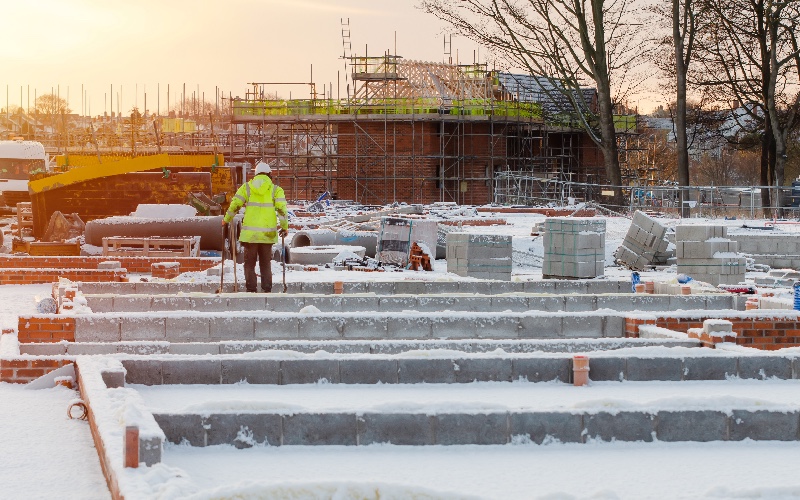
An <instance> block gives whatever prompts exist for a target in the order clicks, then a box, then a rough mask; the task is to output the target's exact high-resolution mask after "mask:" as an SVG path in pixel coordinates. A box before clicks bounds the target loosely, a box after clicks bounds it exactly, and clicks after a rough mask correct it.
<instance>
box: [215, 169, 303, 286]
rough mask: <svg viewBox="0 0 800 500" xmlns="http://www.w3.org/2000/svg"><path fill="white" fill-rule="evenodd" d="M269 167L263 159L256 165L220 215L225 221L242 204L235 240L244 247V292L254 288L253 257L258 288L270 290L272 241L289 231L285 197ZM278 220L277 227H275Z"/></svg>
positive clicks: (230, 218)
mask: <svg viewBox="0 0 800 500" xmlns="http://www.w3.org/2000/svg"><path fill="white" fill-rule="evenodd" d="M271 172H272V168H270V166H269V165H267V164H266V163H264V162H263V161H262V162H259V163H258V165H256V172H255V177H253V179H252V180H250V181H248V182H245V183H244V184H243V185H242V187H240V188H239V190H238V191H236V194H235V195H234V197H233V200H231V205H230V207H228V212H227V213H226V214H225V217H224V218H223V219H222V224H223V225H225V224H229V223H230V222H231V221H232V220H233V216H234V215H235V214H236V212H238V211H239V209H240V208H241V207H242V206H244V207H245V209H244V219H243V220H242V231H241V233H240V234H239V241H240V242H241V243H242V246H243V247H244V280H245V287H246V289H247V291H248V292H253V293H255V292H256V291H258V280H257V278H256V260H258V265H259V269H260V271H261V291H262V292H264V293H269V292H271V291H272V245H274V244H275V243H277V242H278V237H279V236H280V237H285V236H286V235H287V234H289V231H288V230H289V221H288V219H287V218H286V198H285V195H284V194H283V188H281V187H279V186H277V185H275V184H274V183H273V182H272V177H271V175H270V174H271ZM278 221H280V229H278Z"/></svg>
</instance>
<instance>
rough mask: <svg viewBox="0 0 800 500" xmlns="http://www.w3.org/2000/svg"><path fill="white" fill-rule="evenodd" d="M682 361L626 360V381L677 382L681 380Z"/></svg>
mask: <svg viewBox="0 0 800 500" xmlns="http://www.w3.org/2000/svg"><path fill="white" fill-rule="evenodd" d="M682 372H683V361H682V360H681V359H680V358H637V357H629V358H628V359H627V372H626V377H625V379H626V380H630V381H636V382H646V381H651V380H673V381H679V380H682V378H683V373H682Z"/></svg>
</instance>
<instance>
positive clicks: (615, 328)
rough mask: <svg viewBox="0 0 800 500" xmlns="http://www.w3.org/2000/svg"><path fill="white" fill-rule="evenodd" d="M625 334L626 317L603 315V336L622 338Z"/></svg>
mask: <svg viewBox="0 0 800 500" xmlns="http://www.w3.org/2000/svg"><path fill="white" fill-rule="evenodd" d="M624 336H625V318H623V317H622V316H616V315H609V316H604V317H603V337H606V338H620V337H624Z"/></svg>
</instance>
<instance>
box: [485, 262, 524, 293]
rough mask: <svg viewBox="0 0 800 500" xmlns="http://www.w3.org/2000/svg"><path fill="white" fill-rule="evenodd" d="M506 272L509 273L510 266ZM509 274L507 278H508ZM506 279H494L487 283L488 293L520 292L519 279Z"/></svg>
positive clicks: (520, 283)
mask: <svg viewBox="0 0 800 500" xmlns="http://www.w3.org/2000/svg"><path fill="white" fill-rule="evenodd" d="M508 273H509V274H510V273H511V268H510V267H509V270H508ZM510 279H511V278H510V276H509V278H508V280H510ZM508 280H507V279H505V278H504V279H503V281H494V282H492V283H489V293H491V294H492V295H501V294H504V293H522V291H523V288H524V286H523V283H522V282H521V281H508Z"/></svg>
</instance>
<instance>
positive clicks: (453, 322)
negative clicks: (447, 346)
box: [430, 315, 481, 339]
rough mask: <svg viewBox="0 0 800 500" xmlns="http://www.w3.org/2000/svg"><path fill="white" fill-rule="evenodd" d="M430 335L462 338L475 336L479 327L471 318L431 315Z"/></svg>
mask: <svg viewBox="0 0 800 500" xmlns="http://www.w3.org/2000/svg"><path fill="white" fill-rule="evenodd" d="M430 323H431V337H432V338H436V339H464V338H473V337H475V336H476V335H477V334H478V332H479V330H480V329H481V327H480V326H479V325H478V324H477V322H476V321H475V320H474V319H472V318H464V317H461V316H457V315H450V316H440V317H431V319H430Z"/></svg>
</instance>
